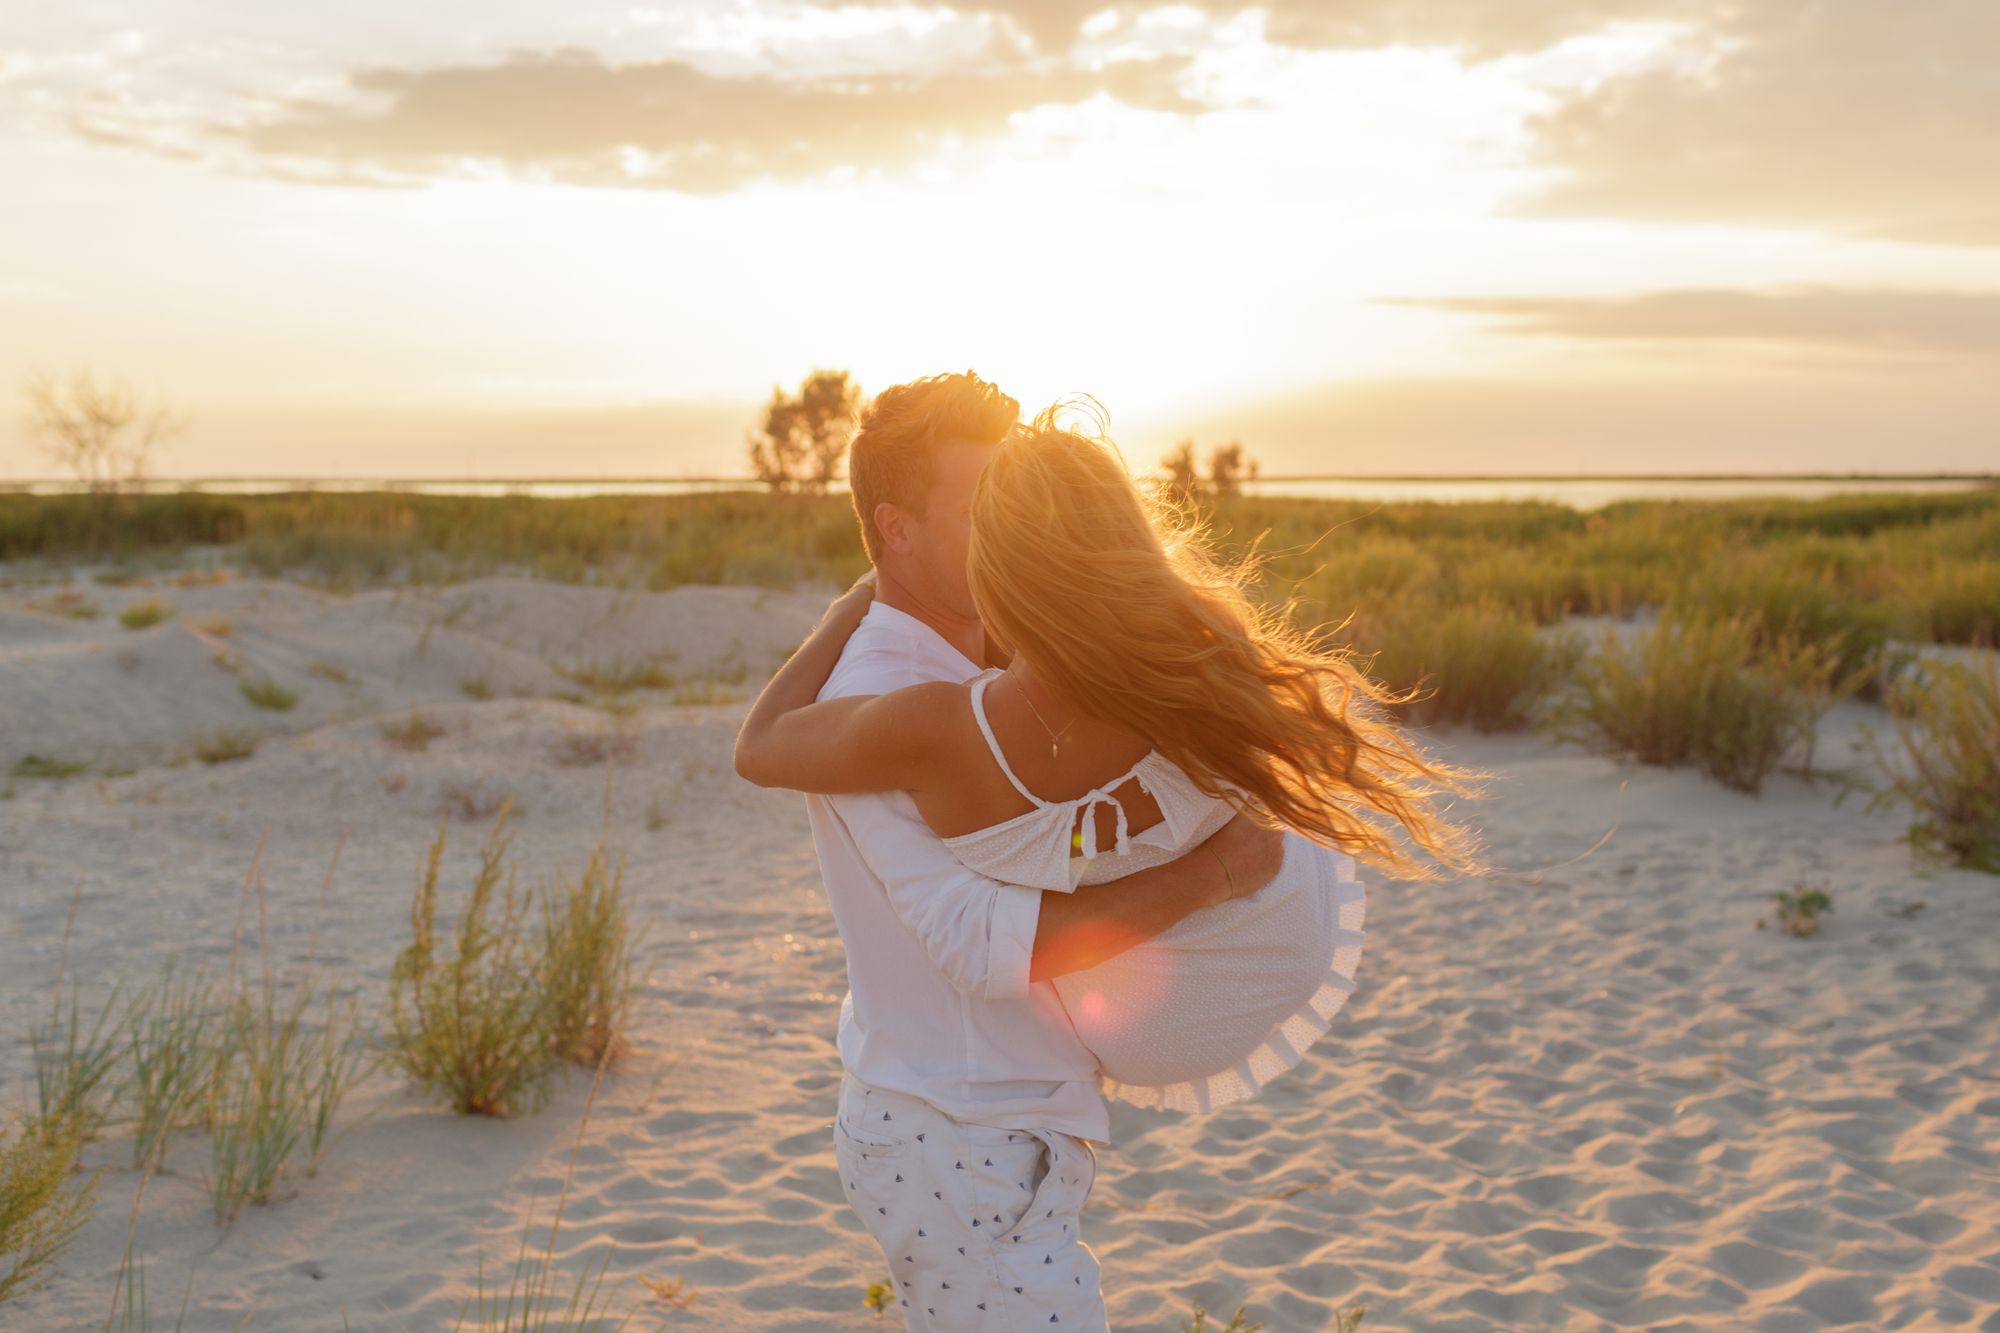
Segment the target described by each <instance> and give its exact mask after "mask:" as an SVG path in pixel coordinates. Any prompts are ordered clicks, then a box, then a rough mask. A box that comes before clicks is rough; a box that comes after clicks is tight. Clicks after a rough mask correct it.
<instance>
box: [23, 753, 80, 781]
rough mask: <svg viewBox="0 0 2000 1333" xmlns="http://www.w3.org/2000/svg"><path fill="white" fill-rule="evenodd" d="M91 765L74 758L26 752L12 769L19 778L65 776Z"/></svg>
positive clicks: (58, 777)
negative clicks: (55, 757) (58, 757)
mask: <svg viewBox="0 0 2000 1333" xmlns="http://www.w3.org/2000/svg"><path fill="white" fill-rule="evenodd" d="M89 767H90V765H89V764H86V763H82V762H80V761H78V760H74V759H54V758H51V757H49V756H48V755H43V754H24V755H22V756H21V757H20V758H19V759H16V760H15V761H14V767H13V769H12V770H11V772H12V773H13V775H14V776H15V777H17V778H52V779H55V780H58V781H60V780H61V779H63V778H70V777H75V776H76V775H77V774H78V773H81V772H83V771H84V770H85V769H87V768H89Z"/></svg>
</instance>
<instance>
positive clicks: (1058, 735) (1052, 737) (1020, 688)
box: [1014, 679, 1076, 759]
mask: <svg viewBox="0 0 2000 1333" xmlns="http://www.w3.org/2000/svg"><path fill="white" fill-rule="evenodd" d="M1014 692H1015V693H1016V694H1019V695H1020V696H1021V702H1022V703H1024V704H1026V705H1028V711H1029V712H1031V713H1033V714H1034V715H1035V721H1037V722H1039V723H1041V724H1042V730H1043V731H1046V732H1048V733H1049V758H1051V759H1053V758H1055V757H1056V742H1057V741H1059V740H1061V739H1062V738H1063V737H1064V736H1067V735H1068V734H1069V729H1070V728H1071V727H1073V726H1075V725H1076V719H1075V718H1071V719H1070V720H1069V721H1067V722H1065V723H1063V729H1062V730H1061V731H1057V730H1055V729H1054V728H1053V727H1051V726H1050V725H1049V720H1048V719H1047V718H1045V717H1043V716H1042V710H1041V709H1039V708H1037V707H1035V701H1034V700H1033V699H1030V698H1029V697H1028V687H1027V686H1025V685H1023V684H1022V683H1021V682H1020V681H1019V680H1018V679H1017V680H1015V682H1014Z"/></svg>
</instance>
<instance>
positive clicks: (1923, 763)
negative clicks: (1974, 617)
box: [1864, 652, 2000, 874]
mask: <svg viewBox="0 0 2000 1333" xmlns="http://www.w3.org/2000/svg"><path fill="white" fill-rule="evenodd" d="M1924 670H1925V673H1926V676H1925V678H1924V679H1921V680H1899V681H1898V682H1897V683H1896V685H1895V687H1894V688H1893V689H1892V691H1891V694H1890V698H1889V705H1890V711H1891V712H1892V713H1893V715H1894V717H1895V726H1896V742H1897V745H1896V748H1897V750H1898V751H1899V756H1898V757H1899V758H1900V760H1901V763H1900V764H1899V763H1896V762H1894V761H1893V760H1891V759H1890V758H1889V757H1888V756H1885V755H1884V754H1883V753H1882V749H1881V746H1880V745H1879V744H1878V743H1877V742H1876V740H1875V737H1874V735H1873V734H1872V733H1867V734H1866V735H1865V738H1864V739H1865V744H1866V748H1867V750H1868V752H1869V753H1870V754H1871V755H1872V756H1873V758H1874V760H1875V762H1876V764H1877V765H1878V766H1879V767H1880V768H1881V769H1882V770H1883V771H1884V772H1885V773H1887V774H1888V780H1887V783H1886V785H1884V786H1882V787H1881V788H1878V790H1877V793H1876V797H1875V800H1874V801H1873V802H1871V804H1870V808H1871V809H1874V808H1879V806H1880V805H1881V804H1883V803H1884V802H1886V801H1888V800H1890V799H1893V798H1896V797H1900V798H1902V799H1903V800H1905V801H1907V802H1909V804H1910V805H1911V807H1912V808H1913V809H1914V810H1915V812H1916V816H1917V818H1916V822H1915V823H1913V824H1912V825H1911V826H1910V829H1909V832H1908V834H1907V835H1906V836H1907V837H1908V840H1909V842H1910V846H1911V848H1912V849H1913V850H1914V851H1915V852H1917V853H1918V854H1919V855H1920V856H1923V857H1926V858H1929V859H1933V860H1939V861H1945V862H1949V863H1952V864H1956V865H1961V866H1966V867H1970V868H1971V869H1974V870H1984V871H1986V872H1988V873H1989V874H2000V654H1995V653H1991V652H1988V653H1985V654H1983V655H1982V657H1981V661H1980V664H1979V665H1977V666H1974V665H1971V664H1968V663H1961V662H1939V663H1930V664H1927V665H1926V666H1925V668H1924Z"/></svg>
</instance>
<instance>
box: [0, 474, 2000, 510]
mask: <svg viewBox="0 0 2000 1333" xmlns="http://www.w3.org/2000/svg"><path fill="white" fill-rule="evenodd" d="M1996 484H2000V478H1994V477H1967V476H1960V477H1938V476H1922V477H1912V476H1880V477H1852V476H1848V477H1789V476H1765V477H1273V478H1269V479H1267V480H1261V481H1252V482H1246V483H1244V486H1243V490H1244V493H1245V494H1247V495H1254V496H1276V497H1293V498H1303V499H1316V500H1327V499H1339V500H1372V501H1380V502H1385V503H1397V502H1406V501H1413V500H1433V501H1443V502H1452V501H1464V500H1546V501H1551V502H1553V503H1556V504H1566V505H1569V506H1571V507H1572V508H1575V509H1582V510H1591V509H1599V508H1602V507H1603V506H1605V505H1607V504H1612V503H1614V502H1616V501H1619V500H1726V499H1729V500H1733V499H1748V498H1786V499H1802V500H1803V499H1818V498H1821V497H1824V496H1833V495H1859V494H1864V493H1868V492H1882V491H1889V492H1894V493H1897V494H1904V495H1926V494H1936V493H1939V492H1952V491H1967V490H1975V489H1978V488H1980V487H1982V486H1993V485H1996ZM75 489H77V488H76V487H75V486H73V485H70V484H68V483H64V482H58V481H29V482H0V490H12V491H25V492H27V493H28V494H31V495H52V494H56V493H59V492H63V491H71V490H75ZM147 489H148V490H149V491H151V492H154V493H163V492H173V491H195V492H201V493H205V494H212V495H257V494H267V493H271V492H275V491H298V490H313V491H330V492H356V491H400V492H404V493H407V494H415V495H484V496H503V495H526V496H535V497H539V498H543V499H570V498H574V497H577V496H584V495H706V494H714V493H717V492H722V491H742V490H756V489H757V486H756V484H755V483H754V482H751V481H749V480H748V479H746V478H742V477H682V478H666V477H612V478H605V479H602V480H574V479H561V478H515V479H509V480H496V481H479V480H473V479H466V480H452V479H447V478H423V479H417V480H397V479H379V478H377V479H370V478H350V477H316V478H301V477H275V478H274V477H262V478H259V477H224V478H212V479H203V480H198V481H177V480H172V479H164V480H159V481H155V482H153V483H152V484H151V485H150V486H148V487H147Z"/></svg>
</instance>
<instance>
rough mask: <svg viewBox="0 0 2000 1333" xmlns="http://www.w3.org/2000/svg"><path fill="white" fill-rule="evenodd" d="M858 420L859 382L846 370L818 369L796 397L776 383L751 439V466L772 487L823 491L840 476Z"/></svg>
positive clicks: (859, 407) (773, 488) (800, 387)
mask: <svg viewBox="0 0 2000 1333" xmlns="http://www.w3.org/2000/svg"><path fill="white" fill-rule="evenodd" d="M860 419H861V386H860V385H858V384H856V383H854V382H853V381H852V380H850V379H849V378H848V375H847V372H846V371H844V370H815V371H814V372H813V373H812V374H810V375H808V376H806V378H805V380H804V382H803V383H801V384H800V385H799V391H798V394H797V395H796V396H791V395H787V394H786V393H785V391H784V390H783V389H781V388H778V387H776V386H773V387H772V389H771V401H770V402H769V403H768V404H767V405H766V406H765V408H764V425H763V430H762V432H761V433H752V434H751V435H750V437H749V444H750V470H751V472H752V473H753V474H754V475H755V476H756V478H757V480H759V481H761V482H763V483H764V484H765V485H767V486H769V487H770V488H771V489H772V490H774V491H784V490H803V491H810V492H812V493H813V494H815V495H817V494H821V493H823V492H824V491H825V490H826V488H827V487H828V485H830V484H831V483H833V482H835V481H838V480H839V479H840V468H841V464H842V462H843V461H845V459H846V457H847V443H848V441H849V440H851V439H853V438H854V430H855V426H856V424H857V423H858V422H859V421H860Z"/></svg>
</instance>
